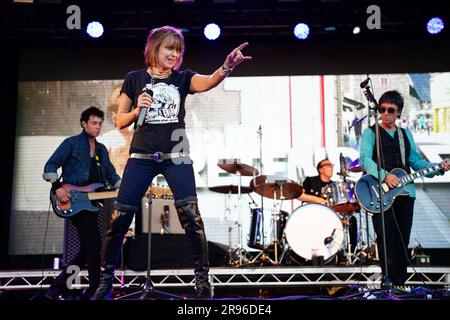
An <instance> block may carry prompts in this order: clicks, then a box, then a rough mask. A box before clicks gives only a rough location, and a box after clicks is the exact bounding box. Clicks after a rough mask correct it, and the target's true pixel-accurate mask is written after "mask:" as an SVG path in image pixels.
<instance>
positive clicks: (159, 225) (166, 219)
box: [141, 197, 184, 235]
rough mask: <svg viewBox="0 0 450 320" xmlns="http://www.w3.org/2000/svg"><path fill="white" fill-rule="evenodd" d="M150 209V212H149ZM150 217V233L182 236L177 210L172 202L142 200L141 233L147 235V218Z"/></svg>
mask: <svg viewBox="0 0 450 320" xmlns="http://www.w3.org/2000/svg"><path fill="white" fill-rule="evenodd" d="M150 209H151V210H150ZM150 211H151V215H152V220H151V228H152V233H159V234H161V235H164V234H184V230H183V228H182V227H181V224H180V221H179V220H178V215H177V210H176V209H175V205H174V201H173V200H168V199H152V200H151V207H150V199H149V198H147V197H144V198H142V201H141V213H142V215H141V233H148V216H149V214H150Z"/></svg>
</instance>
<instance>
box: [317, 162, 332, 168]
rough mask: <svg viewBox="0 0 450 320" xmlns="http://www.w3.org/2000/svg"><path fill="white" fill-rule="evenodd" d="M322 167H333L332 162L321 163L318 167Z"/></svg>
mask: <svg viewBox="0 0 450 320" xmlns="http://www.w3.org/2000/svg"><path fill="white" fill-rule="evenodd" d="M322 167H332V168H333V167H334V164H332V163H325V164H323V165H321V166H320V167H319V168H322Z"/></svg>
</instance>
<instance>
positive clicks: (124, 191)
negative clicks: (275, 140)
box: [116, 158, 197, 213]
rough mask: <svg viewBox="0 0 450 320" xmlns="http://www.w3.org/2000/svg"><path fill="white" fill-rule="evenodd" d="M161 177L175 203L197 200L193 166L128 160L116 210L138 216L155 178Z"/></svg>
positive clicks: (165, 161) (170, 161)
mask: <svg viewBox="0 0 450 320" xmlns="http://www.w3.org/2000/svg"><path fill="white" fill-rule="evenodd" d="M158 174H162V175H163V176H164V177H165V178H166V181H167V183H168V184H169V187H170V189H171V190H172V192H173V196H174V199H175V201H177V200H182V199H186V198H189V197H196V196H197V192H196V190H195V177H194V169H193V167H192V164H191V163H189V164H186V163H182V164H175V163H173V162H172V160H164V161H163V162H159V163H158V162H154V161H152V160H145V159H135V158H130V159H128V162H127V165H126V167H125V170H124V173H123V179H122V182H121V184H120V190H119V195H118V197H117V201H116V209H119V210H122V211H127V212H134V213H135V212H137V211H138V208H139V204H140V202H141V199H142V197H143V196H144V194H145V192H146V191H147V189H148V187H149V185H150V183H151V182H152V180H153V178H154V177H155V176H157V175H158Z"/></svg>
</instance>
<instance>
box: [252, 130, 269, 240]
mask: <svg viewBox="0 0 450 320" xmlns="http://www.w3.org/2000/svg"><path fill="white" fill-rule="evenodd" d="M257 133H258V136H259V175H261V176H262V175H263V164H262V129H261V125H259V128H258V131H257ZM263 194H264V183H261V223H262V226H263V227H262V229H263V234H262V245H263V247H264V246H265V244H266V242H265V237H266V236H265V234H264V196H263ZM252 200H253V199H252Z"/></svg>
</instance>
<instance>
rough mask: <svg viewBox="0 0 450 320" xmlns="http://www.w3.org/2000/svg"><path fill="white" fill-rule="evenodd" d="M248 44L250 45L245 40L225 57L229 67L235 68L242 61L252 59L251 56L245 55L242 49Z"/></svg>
mask: <svg viewBox="0 0 450 320" xmlns="http://www.w3.org/2000/svg"><path fill="white" fill-rule="evenodd" d="M246 46H248V42H244V43H243V44H241V45H240V46H238V47H236V48H234V50H233V51H231V53H230V54H229V55H228V56H227V58H226V59H225V63H226V65H227V66H228V67H229V68H231V69H232V68H234V67H236V66H237V65H239V64H240V63H241V62H242V61H246V60H251V59H252V57H251V56H244V55H243V54H242V52H241V50H242V49H244V48H245V47H246Z"/></svg>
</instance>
